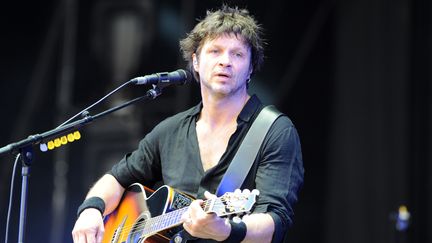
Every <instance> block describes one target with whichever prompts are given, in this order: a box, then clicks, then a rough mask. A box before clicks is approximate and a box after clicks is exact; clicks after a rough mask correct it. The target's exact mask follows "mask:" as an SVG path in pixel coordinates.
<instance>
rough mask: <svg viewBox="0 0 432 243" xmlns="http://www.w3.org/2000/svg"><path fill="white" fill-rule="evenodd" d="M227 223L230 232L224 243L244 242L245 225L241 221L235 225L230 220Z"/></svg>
mask: <svg viewBox="0 0 432 243" xmlns="http://www.w3.org/2000/svg"><path fill="white" fill-rule="evenodd" d="M229 223H230V225H231V232H230V234H229V236H228V238H227V239H226V240H225V241H224V242H229V243H238V242H241V241H242V240H244V238H245V237H246V232H247V228H246V224H245V223H244V222H243V221H240V222H239V223H235V222H234V221H232V220H230V221H229Z"/></svg>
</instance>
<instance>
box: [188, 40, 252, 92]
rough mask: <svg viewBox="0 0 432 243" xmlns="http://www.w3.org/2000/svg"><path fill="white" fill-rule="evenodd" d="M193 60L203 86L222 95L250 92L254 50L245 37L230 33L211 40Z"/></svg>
mask: <svg viewBox="0 0 432 243" xmlns="http://www.w3.org/2000/svg"><path fill="white" fill-rule="evenodd" d="M193 59H194V69H195V71H196V72H198V73H199V76H200V83H201V86H202V89H203V88H204V89H206V90H208V91H209V92H214V93H215V94H218V95H222V96H230V95H235V94H236V93H237V92H238V91H246V81H247V79H249V78H250V75H251V73H252V66H251V50H250V47H249V46H248V45H247V44H246V43H245V42H244V40H243V39H242V38H238V37H237V36H236V35H234V34H226V35H221V36H219V37H217V38H215V39H212V40H207V41H205V42H204V45H203V47H202V48H201V51H200V53H199V58H198V56H196V55H195V54H194V56H193Z"/></svg>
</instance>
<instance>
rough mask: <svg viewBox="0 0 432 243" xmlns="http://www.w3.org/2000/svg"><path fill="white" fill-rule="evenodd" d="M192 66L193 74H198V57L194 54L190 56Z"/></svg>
mask: <svg viewBox="0 0 432 243" xmlns="http://www.w3.org/2000/svg"><path fill="white" fill-rule="evenodd" d="M192 65H193V68H194V70H195V72H198V71H199V68H198V57H197V55H196V54H195V53H193V54H192Z"/></svg>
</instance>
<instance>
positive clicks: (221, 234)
mask: <svg viewBox="0 0 432 243" xmlns="http://www.w3.org/2000/svg"><path fill="white" fill-rule="evenodd" d="M204 195H205V196H206V198H208V199H209V198H214V197H215V196H214V195H212V194H210V193H209V192H206V193H205V194H204ZM203 203H204V201H203V200H195V201H193V202H192V204H191V205H190V206H189V209H188V210H187V211H186V212H185V213H184V214H183V216H182V220H183V222H184V223H183V228H184V229H185V230H186V231H187V232H188V233H189V234H191V235H192V236H195V237H198V238H201V239H213V240H217V241H223V240H225V239H226V238H228V236H229V234H230V231H231V225H230V224H229V223H228V221H227V220H225V219H223V218H220V217H218V216H217V215H216V214H214V213H206V212H204V210H203V209H202V208H201V205H202V204H203Z"/></svg>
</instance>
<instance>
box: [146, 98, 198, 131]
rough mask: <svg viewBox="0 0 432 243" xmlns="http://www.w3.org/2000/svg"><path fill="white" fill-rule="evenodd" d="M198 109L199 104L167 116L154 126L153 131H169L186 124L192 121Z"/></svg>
mask: <svg viewBox="0 0 432 243" xmlns="http://www.w3.org/2000/svg"><path fill="white" fill-rule="evenodd" d="M200 109H201V104H198V105H195V106H193V107H191V108H189V109H187V110H185V111H181V112H179V113H177V114H175V115H172V116H170V117H167V118H165V119H164V120H162V121H161V122H160V123H159V124H158V125H156V126H155V127H154V129H153V132H164V133H166V132H168V133H171V132H173V131H176V130H178V129H180V128H182V127H184V126H187V125H188V124H189V123H190V122H191V121H194V118H195V116H196V115H197V114H198V113H199V111H200Z"/></svg>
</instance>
